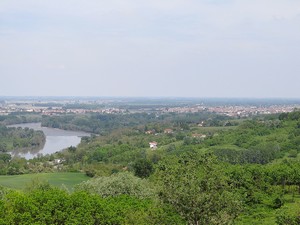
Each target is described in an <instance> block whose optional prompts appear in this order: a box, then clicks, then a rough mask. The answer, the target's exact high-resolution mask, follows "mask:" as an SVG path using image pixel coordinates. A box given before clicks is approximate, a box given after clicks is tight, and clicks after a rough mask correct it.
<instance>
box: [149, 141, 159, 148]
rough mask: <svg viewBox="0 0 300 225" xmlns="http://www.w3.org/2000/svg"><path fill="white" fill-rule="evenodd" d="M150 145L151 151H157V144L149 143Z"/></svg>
mask: <svg viewBox="0 0 300 225" xmlns="http://www.w3.org/2000/svg"><path fill="white" fill-rule="evenodd" d="M149 145H150V148H151V149H157V142H155V141H152V142H149Z"/></svg>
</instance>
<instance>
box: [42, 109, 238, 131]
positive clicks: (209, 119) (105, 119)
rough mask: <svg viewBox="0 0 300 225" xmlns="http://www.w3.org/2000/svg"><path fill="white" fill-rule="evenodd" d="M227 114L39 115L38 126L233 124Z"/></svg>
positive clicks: (87, 128) (107, 127)
mask: <svg viewBox="0 0 300 225" xmlns="http://www.w3.org/2000/svg"><path fill="white" fill-rule="evenodd" d="M229 119H230V118H229V117H227V116H221V115H217V114H214V113H207V112H201V113H185V114H176V113H166V114H156V113H130V114H99V113H93V114H85V115H75V114H74V115H72V114H71V115H60V116H43V118H42V126H45V127H53V128H60V129H65V130H80V131H86V132H90V133H95V134H107V132H110V131H112V130H114V129H120V128H133V127H137V126H143V125H147V124H148V125H150V126H151V124H156V125H158V124H159V126H158V127H159V128H158V129H157V132H161V131H163V129H164V128H165V127H168V126H177V127H180V128H187V127H189V125H191V124H197V123H200V122H202V121H206V124H205V125H206V126H225V125H226V124H227V125H236V123H234V122H232V124H230V123H229V124H228V123H227V122H228V120H229Z"/></svg>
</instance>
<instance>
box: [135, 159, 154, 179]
mask: <svg viewBox="0 0 300 225" xmlns="http://www.w3.org/2000/svg"><path fill="white" fill-rule="evenodd" d="M133 169H134V175H135V176H138V177H140V178H146V177H149V176H150V175H151V174H152V172H153V166H152V163H151V161H150V160H147V159H139V160H137V161H136V162H135V163H134V164H133Z"/></svg>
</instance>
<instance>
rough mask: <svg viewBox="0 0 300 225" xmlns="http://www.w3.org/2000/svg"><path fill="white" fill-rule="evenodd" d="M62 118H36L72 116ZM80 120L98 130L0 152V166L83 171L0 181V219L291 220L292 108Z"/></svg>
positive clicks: (298, 145) (295, 159)
mask: <svg viewBox="0 0 300 225" xmlns="http://www.w3.org/2000/svg"><path fill="white" fill-rule="evenodd" d="M70 118H71V119H70V120H68V119H67V116H62V117H60V118H58V117H53V118H46V119H47V121H52V122H55V121H59V120H61V121H63V122H61V124H69V125H72V124H73V125H76V126H77V125H78V124H80V123H78V122H75V121H77V120H78V118H76V116H73V115H72V116H70ZM88 118H92V121H93V124H94V125H95V128H96V129H99V130H101V131H102V129H105V128H107V129H105V132H99V133H97V132H95V134H94V135H92V136H90V137H83V138H82V140H81V143H80V144H79V145H78V146H76V147H75V146H70V147H69V148H67V149H65V150H63V151H61V152H57V153H55V154H52V155H45V156H40V157H38V158H34V159H30V160H25V159H22V158H15V159H14V158H12V159H9V160H1V173H2V174H10V172H11V171H13V174H24V173H27V174H30V173H40V172H47V173H52V172H70V173H72V172H82V173H85V174H86V175H87V176H88V177H90V179H88V180H87V181H83V182H80V183H78V184H76V185H75V186H74V189H72V190H69V189H67V188H64V187H61V188H57V187H54V186H51V185H50V184H49V183H48V182H44V181H35V182H32V183H31V184H30V185H28V186H27V187H26V188H25V189H23V190H14V189H10V188H7V187H2V188H1V191H0V198H1V200H0V208H1V210H0V211H1V213H2V215H1V216H0V217H1V219H2V220H0V224H26V223H24V221H28V222H27V224H82V221H86V222H85V224H195V225H196V224H197V225H199V224H280V225H283V224H299V223H300V207H299V206H300V172H299V171H300V158H299V151H300V111H298V110H295V111H293V112H290V113H282V114H277V115H270V116H259V117H253V118H248V119H232V118H228V117H225V116H218V115H215V114H209V113H204V114H203V115H200V114H197V113H196V114H193V113H187V114H182V115H179V114H174V115H172V114H169V115H161V116H155V115H152V114H147V115H141V116H140V117H139V115H89V116H86V117H83V118H82V119H84V120H86V121H89V119H88ZM44 119H45V118H44ZM95 121H98V123H95ZM59 124H60V122H59ZM83 124H85V123H82V124H81V125H80V126H79V127H85V126H86V127H89V126H88V125H83ZM199 124H201V126H199ZM79 127H78V128H79ZM93 129H94V128H93ZM150 142H156V143H157V148H154V149H153V148H150V147H149V143H150ZM58 159H60V160H61V163H60V164H59V165H57V164H54V163H53V162H54V161H55V160H58ZM12 168H14V169H12Z"/></svg>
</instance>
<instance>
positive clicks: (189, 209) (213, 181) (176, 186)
mask: <svg viewBox="0 0 300 225" xmlns="http://www.w3.org/2000/svg"><path fill="white" fill-rule="evenodd" d="M155 177H156V179H157V183H158V185H159V186H161V197H162V198H163V200H164V201H165V202H167V203H169V204H171V205H173V206H174V207H175V209H176V210H177V211H178V212H179V213H180V214H181V215H182V216H183V217H185V218H186V220H188V221H189V223H190V224H228V223H230V222H231V221H232V220H233V219H234V218H235V217H236V216H237V214H238V212H239V210H240V209H241V208H240V206H241V202H240V200H239V196H238V195H236V194H234V193H233V190H232V189H231V187H230V185H229V184H228V177H226V175H225V173H224V172H222V169H221V166H220V164H219V162H218V161H217V160H216V159H215V157H213V156H211V155H199V154H195V153H191V154H184V155H182V156H181V157H173V158H167V159H166V160H165V161H163V162H160V163H159V164H158V169H157V172H156V174H155Z"/></svg>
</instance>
